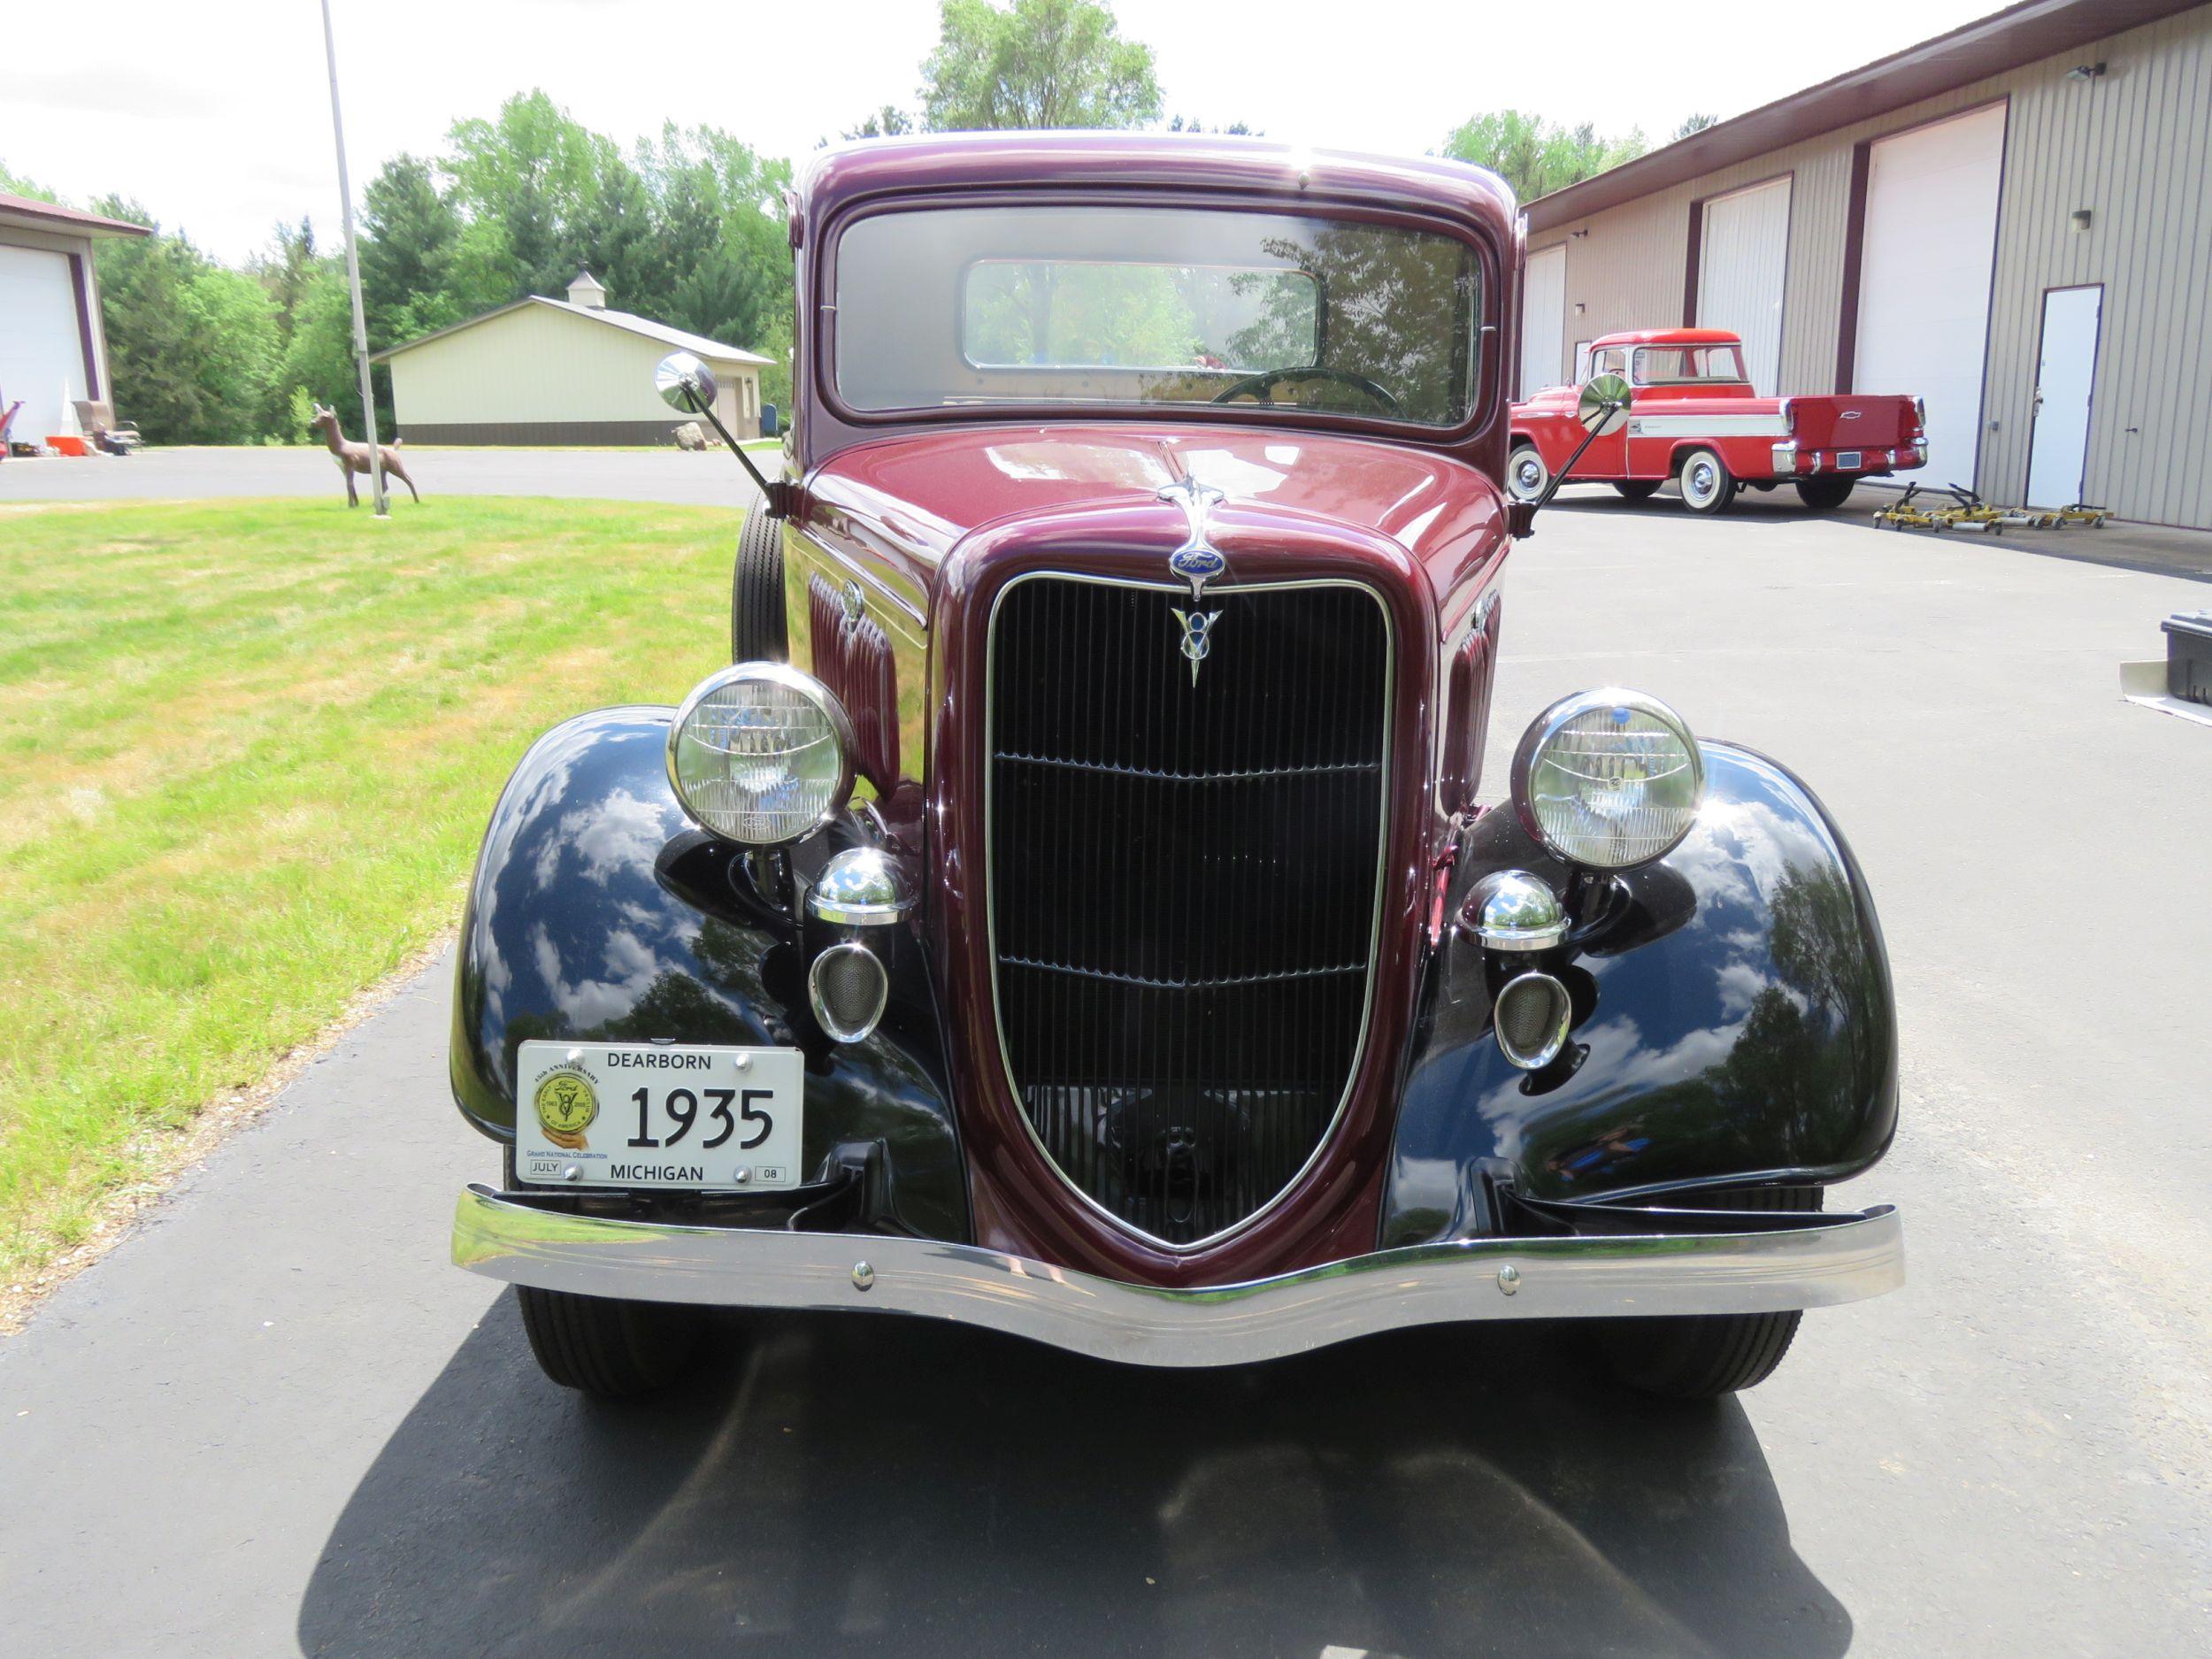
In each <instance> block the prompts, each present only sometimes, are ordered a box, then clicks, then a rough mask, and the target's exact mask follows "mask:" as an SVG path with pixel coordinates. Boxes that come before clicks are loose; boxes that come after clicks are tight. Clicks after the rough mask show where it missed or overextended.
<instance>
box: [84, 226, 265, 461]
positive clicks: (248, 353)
mask: <svg viewBox="0 0 2212 1659" xmlns="http://www.w3.org/2000/svg"><path fill="white" fill-rule="evenodd" d="M94 211H96V212H99V213H103V214H104V215H106V216H107V217H108V218H110V219H127V220H129V221H130V222H131V223H133V224H139V225H144V226H146V227H149V228H150V230H152V231H153V232H154V234H152V235H150V236H142V237H138V236H134V237H129V238H120V237H119V238H116V239H114V240H111V241H103V242H102V243H101V244H100V247H99V250H98V253H97V254H96V258H97V260H98V262H99V272H100V303H101V316H102V320H103V323H104V326H105V329H106V333H107V342H108V355H109V357H110V360H111V364H112V365H113V372H114V377H115V382H116V385H117V386H118V388H120V389H119V393H118V396H117V402H118V404H119V408H118V410H117V413H118V414H119V415H120V416H126V417H127V418H128V419H132V420H134V421H135V422H137V424H138V426H139V429H140V431H142V433H144V434H145V435H146V439H147V442H150V443H250V442H253V441H255V440H256V439H257V438H258V437H259V436H260V435H261V434H262V433H263V431H264V430H265V426H266V423H267V417H268V397H269V389H270V381H271V377H272V375H273V373H274V370H275V365H276V362H277V356H278V350H279V347H278V341H277V321H276V305H275V303H274V302H273V300H272V299H271V298H270V297H269V293H268V290H267V289H266V288H264V287H263V286H262V284H261V283H260V282H259V281H258V280H257V279H255V278H254V277H252V276H250V275H248V274H247V273H244V272H241V271H232V270H229V269H227V268H226V267H224V266H222V265H216V264H213V263H212V262H211V261H210V260H209V259H208V258H206V257H205V256H204V255H203V254H202V253H201V252H200V250H198V249H196V248H195V247H194V246H193V245H192V243H191V242H190V241H189V240H188V238H186V237H185V236H183V235H182V234H175V235H171V234H164V233H163V232H162V231H161V229H160V227H159V226H158V225H157V224H156V223H155V221H154V220H153V219H152V218H151V217H150V215H149V214H148V213H147V212H146V211H145V210H144V209H143V208H142V207H140V206H139V205H138V204H136V203H134V202H127V201H123V200H121V199H119V198H116V197H108V198H106V199H104V200H103V201H101V202H98V203H96V204H95V206H94Z"/></svg>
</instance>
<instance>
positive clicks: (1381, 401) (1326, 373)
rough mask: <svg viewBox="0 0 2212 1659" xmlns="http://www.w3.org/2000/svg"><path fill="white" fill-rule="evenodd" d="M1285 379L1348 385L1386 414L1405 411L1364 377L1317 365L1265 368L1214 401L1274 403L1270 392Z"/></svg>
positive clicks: (1214, 398) (1224, 392)
mask: <svg viewBox="0 0 2212 1659" xmlns="http://www.w3.org/2000/svg"><path fill="white" fill-rule="evenodd" d="M1284 380H1334V381H1335V382H1336V383H1337V384H1338V385H1340V386H1348V387H1350V388H1352V389H1353V390H1354V391H1356V392H1357V393H1359V394H1360V395H1361V396H1364V397H1367V398H1369V399H1371V401H1372V402H1373V403H1375V405H1376V406H1377V407H1378V408H1379V409H1380V410H1381V411H1383V412H1384V413H1385V414H1387V415H1395V414H1399V413H1402V410H1401V409H1400V407H1399V403H1398V400H1397V399H1396V398H1394V397H1393V396H1391V395H1390V394H1389V393H1388V392H1386V391H1385V390H1383V388H1381V387H1379V386H1378V385H1376V384H1375V382H1374V381H1372V380H1369V379H1368V378H1367V377H1366V376H1365V375H1364V374H1354V373H1350V372H1349V371H1348V370H1345V369H1324V368H1320V367H1318V366H1317V367H1314V368H1310V369H1263V370H1262V371H1261V372H1260V373H1257V374H1248V375H1246V376H1245V377H1244V378H1243V379H1242V380H1238V381H1236V382H1235V383H1234V384H1233V385H1230V386H1225V387H1223V388H1221V390H1220V391H1218V392H1217V393H1215V394H1214V396H1213V400H1212V401H1213V402H1215V403H1228V402H1229V401H1230V400H1231V399H1233V398H1238V397H1242V396H1245V395H1246V394H1247V393H1250V394H1252V395H1253V396H1256V397H1257V398H1258V399H1259V400H1260V402H1262V403H1273V402H1274V401H1275V400H1274V399H1273V398H1271V397H1270V396H1268V393H1269V392H1270V391H1271V390H1273V389H1274V388H1275V387H1276V386H1278V385H1279V384H1280V383H1281V382H1282V381H1284Z"/></svg>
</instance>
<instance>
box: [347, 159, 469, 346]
mask: <svg viewBox="0 0 2212 1659" xmlns="http://www.w3.org/2000/svg"><path fill="white" fill-rule="evenodd" d="M460 241H461V215H460V213H459V212H458V211H457V210H456V209H455V207H454V205H453V204H452V202H451V201H450V200H449V199H448V198H447V197H445V196H442V195H440V194H439V191H438V186H437V182H436V180H434V178H433V177H432V175H431V171H430V165H429V163H427V162H426V161H422V160H420V159H419V158H417V157H413V156H396V157H393V158H392V159H391V160H389V161H388V162H386V163H385V164H384V165H383V167H382V168H381V169H380V170H379V172H378V173H377V175H376V177H374V178H373V179H371V180H369V187H368V188H367V189H366V190H365V191H364V192H363V193H362V204H361V302H362V310H363V311H364V312H365V315H366V318H367V319H368V322H369V342H370V344H371V345H373V346H375V347H377V348H378V349H382V348H383V347H386V346H391V345H397V344H398V343H399V342H402V341H403V340H411V339H413V338H414V337H415V336H416V335H418V334H428V333H429V332H430V331H431V330H432V329H434V328H442V327H444V326H446V325H447V324H448V323H455V322H458V321H460V320H461V319H462V317H464V316H465V315H466V313H465V311H462V310H461V306H462V304H463V303H465V302H464V300H463V299H462V296H459V295H457V293H455V291H454V280H453V277H454V269H453V267H454V260H455V257H456V256H457V252H458V250H459V245H460Z"/></svg>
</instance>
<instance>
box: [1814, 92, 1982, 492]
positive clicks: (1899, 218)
mask: <svg viewBox="0 0 2212 1659" xmlns="http://www.w3.org/2000/svg"><path fill="white" fill-rule="evenodd" d="M2004 153H2005V111H2004V106H2003V105H2001V104H1995V105H1992V106H1991V107H1989V108H1987V109H1983V110H1973V111H1969V112H1968V113H1966V114H1964V115H1958V116H1954V117H1952V118H1951V119H1949V120H1947V121H1939V122H1937V123H1935V124H1934V125H1933V126H1930V127H1915V128H1914V129H1913V130H1912V131H1910V132H1909V133H1900V134H1897V135H1896V136H1895V137H1893V138H1885V139H1883V140H1881V141H1880V142H1878V143H1876V144H1875V145H1874V146H1873V150H1872V153H1871V154H1870V156H1869V157H1868V158H1867V159H1868V168H1867V184H1866V221H1865V231H1866V234H1865V239H1864V241H1863V243H1862V250H1861V253H1860V258H1859V326H1858V334H1857V336H1856V342H1855V349H1854V352H1853V365H1854V366H1853V370H1852V376H1851V385H1850V386H1849V388H1847V389H1848V390H1850V391H1855V392H1869V393H1898V394H1902V395H1904V396H1918V397H1921V398H1923V399H1924V400H1925V401H1926V403H1927V405H1928V464H1927V465H1926V466H1924V467H1921V468H1916V469H1915V470H1913V471H1912V472H1900V473H1898V474H1897V476H1898V477H1900V478H1924V479H1926V480H1928V481H1929V482H1931V483H1935V484H1962V485H1966V486H1969V487H1971V486H1972V485H1973V483H1974V465H1975V458H1976V455H1977V451H1978V447H1979V441H1980V437H1981V424H1982V364H1983V357H1984V354H1985V348H1986V345H1987V342H1988V335H1989V283H1990V266H1991V262H1992V259H1993V255H1994V252H1995V250H1996V245H1997V185H1998V181H1999V178H2000V176H2001V173H2002V170H2003V165H2004Z"/></svg>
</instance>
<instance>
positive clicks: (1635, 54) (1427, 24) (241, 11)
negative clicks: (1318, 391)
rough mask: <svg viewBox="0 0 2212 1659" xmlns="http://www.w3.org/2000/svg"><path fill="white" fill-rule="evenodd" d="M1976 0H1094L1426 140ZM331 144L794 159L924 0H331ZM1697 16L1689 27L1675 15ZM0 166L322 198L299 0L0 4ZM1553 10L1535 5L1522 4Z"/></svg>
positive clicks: (1680, 95) (1181, 90)
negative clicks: (519, 116) (1792, 4)
mask: <svg viewBox="0 0 2212 1659" xmlns="http://www.w3.org/2000/svg"><path fill="white" fill-rule="evenodd" d="M1996 4H1997V0H1853V4H1852V5H1851V6H1850V8H1849V12H1850V18H1851V26H1850V27H1849V29H1848V30H1844V29H1840V28H1836V27H1830V26H1829V25H1826V24H1823V23H1820V22H1819V21H1817V19H1819V18H1820V17H1821V16H1822V15H1824V13H1823V12H1822V9H1821V8H1818V7H1801V8H1798V9H1797V10H1796V11H1794V12H1793V11H1792V10H1791V9H1790V8H1788V7H1783V8H1781V9H1779V10H1778V9H1777V8H1776V7H1775V5H1774V4H1772V0H1702V3H1701V4H1698V5H1697V6H1695V7H1694V8H1693V9H1692V12H1690V13H1686V12H1685V11H1684V10H1683V9H1682V8H1680V7H1678V6H1671V5H1665V4H1654V0H1632V3H1630V4H1617V3H1616V0H1575V4H1572V5H1571V6H1570V5H1564V4H1546V3H1545V0H1515V4H1493V3H1492V0H1457V3H1456V4H1434V3H1433V0H1353V3H1352V4H1345V3H1344V0H1337V3H1336V4H1329V5H1317V4H1308V3H1307V0H1271V4H1251V3H1250V0H1241V3H1240V0H1118V4H1116V5H1115V8H1114V10H1115V12H1116V14H1117V15H1118V17H1119V19H1120V20H1121V27H1122V31H1123V33H1124V34H1125V35H1129V36H1131V37H1133V38H1135V39H1137V40H1141V41H1143V42H1147V43H1148V44H1149V45H1150V46H1151V47H1152V48H1153V49H1154V50H1155V52H1156V56H1157V72H1158V75H1159V80H1160V85H1161V88H1162V91H1163V92H1164V95H1165V97H1166V104H1167V110H1168V111H1169V112H1170V113H1171V114H1172V113H1181V114H1184V115H1187V116H1192V117H1194V118H1196V119H1200V120H1202V121H1204V122H1206V123H1207V124H1208V125H1215V124H1219V123H1225V122H1228V121H1235V120H1241V121H1245V122H1248V123H1249V124H1251V125H1252V126H1254V127H1258V128H1260V129H1261V130H1263V131H1264V132H1265V133H1266V134H1267V135H1268V136H1269V137H1271V138H1279V139H1283V140H1286V141H1288V142H1295V143H1302V144H1306V145H1310V146H1313V147H1317V148H1333V149H1348V150H1372V151H1379V152H1382V153H1386V154H1399V155H1420V154H1424V153H1426V152H1428V151H1431V150H1437V149H1439V148H1440V147H1441V145H1442V143H1443V142H1444V139H1445V137H1446V135H1447V134H1448V133H1449V132H1450V131H1451V129H1452V128H1453V127H1455V126H1457V125H1458V124H1459V123H1460V122H1461V121H1463V120H1464V119H1466V118H1467V117H1468V116H1470V115H1471V114H1474V113H1476V112H1478V111H1483V110H1488V109H1498V108H1503V107H1507V106H1511V107H1515V108H1519V109H1523V110H1528V111H1534V112H1536V113H1540V114H1542V115H1544V116H1547V117H1548V118H1551V119H1555V120H1559V121H1564V122H1581V121H1585V120H1590V121H1595V122H1596V123H1597V125H1598V127H1599V130H1600V131H1601V132H1606V133H1614V132H1620V131H1624V130H1626V129H1627V128H1628V127H1641V128H1642V129H1643V131H1644V133H1645V134H1646V136H1647V138H1649V139H1650V140H1652V141H1653V142H1655V143H1656V142H1662V141H1663V140H1664V139H1665V138H1666V136H1667V135H1668V134H1671V132H1672V131H1673V130H1674V127H1675V126H1676V124H1677V123H1678V122H1679V121H1680V120H1681V119H1682V118H1683V117H1684V116H1686V115H1688V114H1690V113H1692V112H1693V111H1703V112H1705V113H1709V114H1715V115H1720V116H1728V115H1732V114H1737V113H1740V112H1741V111H1745V110H1748V109H1753V108H1755V107H1757V106H1758V105H1760V104H1765V103H1769V102H1770V101H1771V100H1773V99H1775V98H1777V97H1780V96H1784V95H1785V94H1787V93H1790V92H1793V91H1795V90H1796V89H1798V88H1801V87H1804V86H1808V85H1810V84H1812V83H1814V82H1816V81H1824V80H1826V79H1827V78H1828V77H1830V76H1832V75H1835V74H1839V73H1842V72H1843V71H1845V70H1847V69H1851V68H1854V67H1856V66H1857V65H1860V64H1863V63H1865V62H1868V61H1869V60H1870V59H1872V58H1879V57H1882V56H1884V55H1885V54H1886V53H1889V52H1892V51H1894V50H1898V49H1899V48H1901V47H1904V46H1909V45H1911V44H1912V43H1914V42H1916V41H1920V40H1924V39H1926V38H1928V37H1929V36H1930V35H1937V34H1940V33H1942V32H1944V31H1945V30H1947V29H1951V28H1955V27H1957V26H1958V25H1959V24H1961V23H1963V22H1966V21H1967V20H1969V19H1972V18H1974V17H1978V16H1980V15H1983V14H1984V13H1985V12H1990V11H1993V10H1994V9H1996ZM331 6H332V12H333V16H334V20H335V24H336V29H337V35H338V50H339V70H340V76H341V90H342V95H343V99H344V111H345V124H346V143H347V150H348V152H349V161H350V163H351V167H352V173H353V183H354V190H355V193H356V198H357V199H358V195H359V191H360V188H361V186H362V184H363V183H364V182H365V180H367V179H368V178H369V177H371V176H372V175H373V173H375V171H376V169H377V168H378V166H379V165H381V164H382V162H383V161H384V160H386V159H387V158H388V157H391V156H393V155H396V154H397V153H399V152H401V151H403V150H411V151H414V152H416V153H418V154H422V155H432V154H434V153H435V152H436V151H437V150H438V149H439V147H440V143H441V141H442V137H443V135H444V134H445V131H446V129H447V128H448V127H449V126H451V125H452V123H453V122H454V121H455V120H457V119H461V118H463V117H466V116H472V115H485V116H488V115H490V114H492V113H494V112H495V111H496V110H497V108H498V106H499V104H500V103H501V101H502V100H503V99H504V98H505V97H507V96H509V95H510V94H511V93H514V92H517V91H521V90H524V89H526V88H531V87H542V88H545V89H546V90H547V91H548V92H549V93H551V94H552V95H553V96H554V98H555V99H556V100H557V102H558V103H560V104H563V105H564V106H565V107H566V109H567V110H568V111H569V112H570V113H571V114H572V115H573V116H575V117H576V118H577V119H579V120H580V121H582V122H584V123H585V124H586V125H587V126H588V127H593V128H595V129H596V130H597V131H600V132H603V133H605V134H609V135H610V136H611V137H613V138H615V139H618V141H620V142H622V143H623V144H624V145H625V146H627V145H628V143H629V142H631V141H632V140H634V139H635V138H636V137H638V136H640V135H641V134H646V133H650V132H657V131H658V130H659V128H660V127H661V125H662V123H663V122H664V121H667V120H674V121H676V122H678V123H679V124H680V125H682V126H687V127H688V126H695V125H711V126H716V127H722V128H724V129H725V130H726V131H728V132H730V133H733V134H735V135H736V136H738V137H739V138H741V139H743V140H745V141H746V142H749V143H751V144H753V145H755V146H756V147H757V148H759V149H762V150H766V151H768V152H770V153H772V154H787V155H793V156H799V155H803V154H804V153H805V152H806V151H809V150H812V149H813V148H814V147H815V144H816V142H817V141H818V140H819V139H822V138H825V137H827V138H831V139H834V138H835V137H836V135H837V134H838V133H839V132H840V131H841V130H842V129H844V128H845V127H851V126H854V125H856V124H857V122H858V121H859V119H861V117H862V116H864V114H866V113H867V112H868V111H871V110H873V109H875V108H877V107H879V105H881V104H886V103H891V104H898V105H900V106H902V107H903V108H908V109H911V108H913V107H914V106H915V104H916V102H917V100H916V98H915V87H916V84H917V82H918V79H919V74H918V66H919V65H920V63H921V60H922V59H923V58H924V57H926V55H927V54H928V51H929V50H930V48H931V46H932V45H933V43H934V42H935V39H936V34H937V8H936V4H935V3H934V0H785V3H784V4H760V5H742V4H738V5H730V4H714V0H696V3H695V4H688V5H669V4H652V3H651V0H642V3H641V0H439V3H437V4H432V3H430V0H331ZM1693 14H1694V17H1695V19H1696V23H1695V27H1686V26H1685V23H1684V19H1685V17H1686V15H1693ZM4 16H5V22H4V23H0V162H4V163H6V164H7V165H8V166H9V167H10V168H11V169H12V171H13V172H15V173H19V174H22V175H25V176H27V177H29V178H32V179H35V180H38V181H39V182H40V183H42V184H44V185H46V186H48V187H49V188H52V189H54V190H57V191H58V192H59V193H60V194H61V195H62V196H64V197H65V198H67V199H69V200H71V201H73V202H76V203H78V204H86V203H88V201H89V199H90V198H92V197H94V196H100V195H103V194H105V193H107V192H109V191H114V192H117V193H119V194H120V195H123V196H132V197H135V198H136V199H137V200H138V201H139V202H140V203H142V204H143V205H144V206H145V207H146V208H147V209H148V211H150V212H151V213H152V214H153V215H154V216H155V217H156V218H157V219H160V220H161V221H162V223H163V224H164V226H165V227H168V228H172V229H175V228H182V229H184V230H186V231H188V233H189V234H191V236H192V238H193V239H194V241H196V242H198V243H199V244H200V246H201V247H203V248H204V249H206V250H208V251H209V252H211V253H212V254H214V255H216V256H217V257H220V258H223V259H226V260H229V261H231V262H233V263H239V262H242V261H243V260H245V259H246V258H247V257H250V255H252V254H253V253H254V252H255V251H257V250H260V249H262V248H264V247H265V246H266V244H267V243H268V242H269V237H270V231H271V228H272V227H273V225H274V224H275V223H276V222H277V221H278V220H280V219H285V220H290V219H299V218H300V217H301V216H303V215H310V216H311V217H312V218H313V219H314V221H315V223H316V225H317V227H319V230H320V231H322V232H323V233H324V237H325V240H326V245H329V241H330V240H331V239H332V238H334V233H335V230H336V226H337V220H338V179H337V164H336V159H335V157H334V150H333V146H332V142H331V132H330V108H329V101H328V100H329V82H328V77H327V72H326V66H325V61H324V54H323V37H322V20H321V13H320V11H319V6H318V4H317V0H197V3H196V4H189V5H182V4H177V3H176V0H91V3H90V4H77V5H57V4H48V5H33V4H24V5H10V6H6V7H5V8H4ZM1540 20H1549V21H1550V22H1551V23H1552V27H1545V26H1544V22H1543V21H1540Z"/></svg>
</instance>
